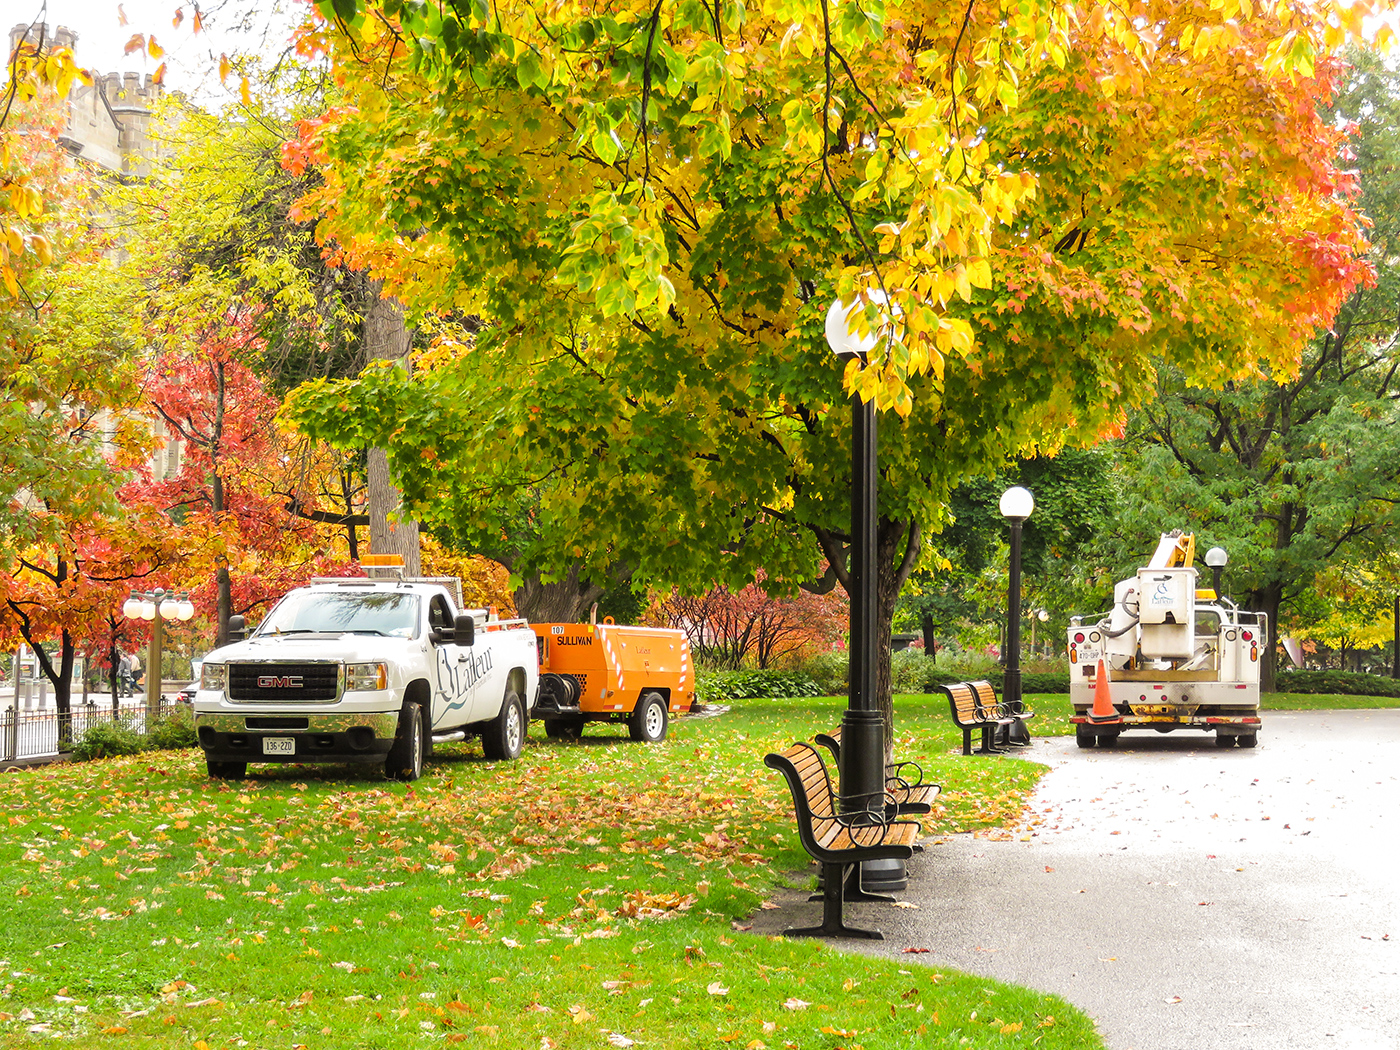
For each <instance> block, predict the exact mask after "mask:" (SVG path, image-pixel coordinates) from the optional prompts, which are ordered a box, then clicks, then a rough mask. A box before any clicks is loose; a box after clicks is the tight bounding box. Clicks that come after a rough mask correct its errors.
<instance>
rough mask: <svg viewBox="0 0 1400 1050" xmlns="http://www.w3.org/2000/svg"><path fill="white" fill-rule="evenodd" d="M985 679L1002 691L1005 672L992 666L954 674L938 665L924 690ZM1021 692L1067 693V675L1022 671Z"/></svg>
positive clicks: (928, 690) (930, 690)
mask: <svg viewBox="0 0 1400 1050" xmlns="http://www.w3.org/2000/svg"><path fill="white" fill-rule="evenodd" d="M983 679H985V680H986V681H988V682H991V683H992V688H994V689H995V690H996V691H997V692H998V693H1002V692H1003V691H1004V690H1005V687H1006V674H1005V672H1004V670H1003V669H1002V668H1001V667H996V666H993V667H992V668H991V670H989V671H985V672H984V673H982V674H974V675H967V676H965V677H964V676H962V675H955V674H950V673H949V672H948V671H946V670H945V669H944V668H943V667H941V666H940V667H939V668H938V671H937V673H936V674H934V675H933V676H932V677H931V678H930V680H929V684H928V688H927V689H926V690H925V692H930V693H931V692H933V687H934V686H935V685H942V684H947V683H949V682H977V681H982V680H983ZM1021 692H1022V693H1068V692H1069V675H1068V674H1067V673H1064V672H1058V671H1057V672H1049V673H1047V672H1043V671H1022V672H1021Z"/></svg>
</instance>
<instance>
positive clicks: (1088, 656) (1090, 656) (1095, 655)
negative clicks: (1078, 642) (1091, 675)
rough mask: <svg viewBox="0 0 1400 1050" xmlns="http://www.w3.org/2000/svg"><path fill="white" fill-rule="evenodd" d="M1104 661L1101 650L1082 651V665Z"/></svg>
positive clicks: (1080, 656)
mask: <svg viewBox="0 0 1400 1050" xmlns="http://www.w3.org/2000/svg"><path fill="white" fill-rule="evenodd" d="M1102 659H1103V651H1102V650H1100V649H1080V650H1079V662H1080V663H1081V664H1089V663H1094V662H1095V661H1097V660H1102Z"/></svg>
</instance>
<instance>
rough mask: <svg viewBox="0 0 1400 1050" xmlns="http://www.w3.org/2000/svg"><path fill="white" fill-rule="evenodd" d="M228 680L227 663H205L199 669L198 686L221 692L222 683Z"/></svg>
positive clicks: (222, 689)
mask: <svg viewBox="0 0 1400 1050" xmlns="http://www.w3.org/2000/svg"><path fill="white" fill-rule="evenodd" d="M227 681H228V665H227V664H211V663H209V662H207V661H206V662H205V664H204V665H203V666H202V667H201V668H200V669H199V688H201V689H208V690H210V691H211V692H215V693H222V692H223V691H224V684H225V683H226V682H227Z"/></svg>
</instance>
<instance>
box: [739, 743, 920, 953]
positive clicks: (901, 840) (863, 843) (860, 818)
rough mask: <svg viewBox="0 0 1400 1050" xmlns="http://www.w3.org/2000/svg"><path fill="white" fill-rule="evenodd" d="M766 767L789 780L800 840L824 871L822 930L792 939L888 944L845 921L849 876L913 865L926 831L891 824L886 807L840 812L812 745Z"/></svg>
mask: <svg viewBox="0 0 1400 1050" xmlns="http://www.w3.org/2000/svg"><path fill="white" fill-rule="evenodd" d="M763 764H764V765H766V766H768V767H769V768H771V769H776V770H777V771H778V772H780V773H782V774H783V776H784V777H785V778H786V779H787V784H788V789H789V790H790V791H791V792H792V804H793V808H794V810H795V811H796V814H797V834H798V838H799V839H801V841H802V846H803V848H804V849H806V851H807V852H808V853H809V854H811V855H812V857H813V859H815V860H816V861H817V862H818V863H820V864H821V865H822V924H821V925H820V926H810V927H804V928H802V929H792V930H787V931H785V932H786V934H787V936H789V937H864V938H868V939H870V940H877V941H878V940H883V939H884V936H883V935H882V934H881V933H880V932H879V931H877V930H861V929H856V928H855V927H852V926H847V925H846V924H845V922H844V921H843V919H842V915H841V909H842V905H843V903H844V901H845V895H844V894H845V885H846V872H847V870H848V869H850V868H851V867H852V866H853V865H859V864H862V863H864V862H865V861H867V860H908V859H909V858H910V857H911V856H913V854H914V844H915V840H916V839H917V838H918V837H919V833H920V831H921V830H922V829H921V828H920V827H919V825H918V824H917V823H915V822H914V821H909V820H890V819H889V818H888V817H887V816H886V815H885V811H884V808H883V806H881V807H879V808H875V809H872V810H868V811H861V812H858V813H841V812H839V811H838V804H837V798H836V793H835V792H834V791H833V790H832V787H831V777H830V776H828V774H827V771H826V764H825V763H824V762H823V761H822V756H821V752H820V751H818V750H817V749H816V748H815V747H813V746H812V745H811V744H807V743H796V744H793V745H792V746H791V747H789V748H788V749H787V750H786V751H784V752H782V753H781V754H779V753H776V752H775V753H772V754H768V755H765V756H764V758H763ZM867 899H868V898H867ZM881 899H889V898H881Z"/></svg>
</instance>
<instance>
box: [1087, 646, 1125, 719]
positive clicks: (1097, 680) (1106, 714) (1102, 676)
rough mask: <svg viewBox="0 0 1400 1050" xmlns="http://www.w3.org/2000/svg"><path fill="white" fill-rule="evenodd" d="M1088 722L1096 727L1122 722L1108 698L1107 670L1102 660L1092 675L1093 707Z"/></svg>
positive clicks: (1111, 700) (1110, 699)
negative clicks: (1107, 723)
mask: <svg viewBox="0 0 1400 1050" xmlns="http://www.w3.org/2000/svg"><path fill="white" fill-rule="evenodd" d="M1089 721H1090V722H1093V723H1095V724H1096V725H1103V724H1104V723H1106V722H1121V721H1122V719H1121V718H1120V717H1119V716H1118V712H1117V710H1115V709H1114V706H1113V699H1112V698H1111V697H1110V696H1109V691H1108V668H1107V667H1105V666H1104V662H1103V661H1102V660H1100V661H1099V669H1098V673H1097V674H1096V675H1094V706H1093V707H1091V708H1090V709H1089Z"/></svg>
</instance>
